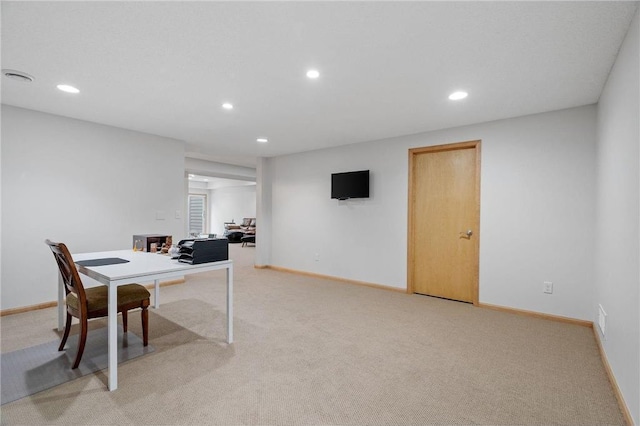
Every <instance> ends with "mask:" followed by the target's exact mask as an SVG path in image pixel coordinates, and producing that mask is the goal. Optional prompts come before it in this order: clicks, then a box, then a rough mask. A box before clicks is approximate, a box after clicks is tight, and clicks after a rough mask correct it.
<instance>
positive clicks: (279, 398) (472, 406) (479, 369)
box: [1, 245, 624, 425]
mask: <svg viewBox="0 0 640 426" xmlns="http://www.w3.org/2000/svg"><path fill="white" fill-rule="evenodd" d="M230 253H231V257H232V258H233V259H234V261H235V263H236V269H235V343H233V344H232V345H227V344H226V343H225V328H224V323H225V286H224V271H216V272H211V273H205V274H200V275H192V276H189V277H187V282H186V283H185V284H180V285H174V286H169V287H163V288H162V302H163V304H162V306H161V307H160V309H159V310H151V313H150V318H149V320H150V322H149V324H150V341H149V344H151V345H153V347H154V348H155V352H153V353H152V354H149V355H147V356H145V357H142V358H138V359H135V360H132V361H130V362H127V363H125V364H122V365H121V366H120V368H119V388H118V390H117V391H115V392H108V391H107V390H106V387H105V383H106V376H105V372H104V371H103V372H98V373H95V374H93V375H89V376H86V377H82V378H79V379H77V380H74V381H72V382H69V383H66V384H63V385H60V386H58V387H55V388H53V389H50V390H47V391H43V392H40V393H38V394H36V395H33V396H30V397H27V398H24V399H21V400H18V401H15V402H12V403H9V404H6V405H4V406H2V411H1V416H2V418H1V420H2V424H218V425H238V424H251V425H257V424H260V425H263V424H269V425H276V424H277V425H316V424H323V425H325V424H357V425H364V424H366V425H426V424H456V425H467V424H490V425H497V424H509V425H513V424H536V425H541V424H545V425H546V424H565V425H605V424H612V425H621V424H624V422H623V418H622V415H621V413H620V411H619V408H618V405H617V402H616V400H615V397H614V395H613V391H612V389H611V385H610V383H609V382H608V379H607V376H606V373H605V370H604V367H603V365H602V362H601V360H600V357H599V353H598V348H597V345H596V342H595V339H594V336H593V331H592V330H591V329H589V328H585V327H580V326H576V325H570V324H564V323H559V322H553V321H548V320H542V319H536V318H531V317H525V316H519V315H512V314H508V313H504V312H498V311H493V310H488V309H483V308H475V307H473V306H470V305H467V304H463V303H457V302H451V301H446V300H441V299H435V298H430V297H425V296H418V295H407V294H402V293H397V292H391V291H385V290H378V289H373V288H368V287H361V286H356V285H350V284H345V283H340V282H333V281H328V280H322V279H317V278H310V277H305V276H298V275H294V274H287V273H282V272H276V271H272V270H262V269H254V268H253V267H252V256H253V253H254V248H253V247H240V245H232V246H231V247H230ZM212 279H215V280H217V281H218V283H219V285H218V284H214V283H212V282H211V281H212ZM1 321H2V324H1V326H2V337H1V338H2V351H3V352H7V351H12V350H16V349H20V348H22V347H27V346H32V345H37V344H40V343H43V342H46V341H49V340H51V339H52V338H55V337H56V336H57V333H56V332H55V331H54V330H53V328H54V326H55V324H56V312H55V309H45V310H41V311H34V312H30V313H26V314H18V315H12V316H7V317H2V320H1ZM99 321H103V320H99ZM99 321H98V322H99ZM98 326H101V324H97V325H96V327H98ZM129 327H131V329H132V331H134V332H135V333H139V332H140V330H138V329H137V328H135V327H139V324H137V321H130V325H129Z"/></svg>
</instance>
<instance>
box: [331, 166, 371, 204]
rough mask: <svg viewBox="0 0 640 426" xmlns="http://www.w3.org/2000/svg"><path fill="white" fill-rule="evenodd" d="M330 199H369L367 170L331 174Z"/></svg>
mask: <svg viewBox="0 0 640 426" xmlns="http://www.w3.org/2000/svg"><path fill="white" fill-rule="evenodd" d="M331 198H337V199H338V200H346V199H349V198H369V170H360V171H357V172H345V173H333V174H332V175H331Z"/></svg>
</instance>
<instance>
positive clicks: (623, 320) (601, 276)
mask: <svg viewBox="0 0 640 426" xmlns="http://www.w3.org/2000/svg"><path fill="white" fill-rule="evenodd" d="M639 27H640V23H639V18H638V12H636V16H635V18H634V21H633V23H632V24H631V27H630V30H629V33H628V34H627V37H626V39H625V41H624V43H623V45H622V47H621V49H620V52H619V54H618V58H617V59H616V62H615V65H614V67H613V69H612V70H611V74H610V75H609V79H608V81H607V83H606V86H605V89H604V91H603V93H602V95H601V97H600V102H599V103H598V150H597V152H598V163H597V170H598V173H597V177H598V186H597V223H596V228H595V234H596V247H597V249H596V264H595V298H594V302H595V303H594V304H593V305H592V306H591V313H590V314H591V319H593V320H594V322H595V323H596V324H597V320H596V318H597V317H596V312H597V305H598V304H601V305H602V306H603V308H604V310H605V311H606V313H607V314H608V317H607V324H606V335H605V336H604V337H603V339H602V343H603V347H604V350H605V353H606V356H607V360H608V361H609V363H610V365H611V368H612V370H613V372H614V374H615V376H616V379H617V382H618V385H619V386H620V389H621V392H622V394H623V395H624V399H625V401H626V403H627V406H628V407H629V410H630V412H631V415H632V417H633V419H634V422H635V424H640V315H639V313H638V312H639V311H640V288H639V287H640V224H639V223H638V221H639V220H640V219H639V218H640V174H639V170H640V166H639V160H640V148H639V146H640V129H639V126H640V124H639V117H640V84H639V83H638V79H639V77H638V76H640V65H639V64H640V55H639V52H640V42H639V40H640V35H639Z"/></svg>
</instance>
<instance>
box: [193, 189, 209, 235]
mask: <svg viewBox="0 0 640 426" xmlns="http://www.w3.org/2000/svg"><path fill="white" fill-rule="evenodd" d="M206 233H207V196H206V195H203V194H189V234H190V235H193V234H206Z"/></svg>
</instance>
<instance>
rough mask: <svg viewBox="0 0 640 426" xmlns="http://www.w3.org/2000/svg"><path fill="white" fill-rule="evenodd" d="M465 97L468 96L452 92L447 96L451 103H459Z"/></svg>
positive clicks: (463, 93) (465, 93) (464, 93)
mask: <svg viewBox="0 0 640 426" xmlns="http://www.w3.org/2000/svg"><path fill="white" fill-rule="evenodd" d="M467 96H469V94H468V93H467V92H453V93H452V94H450V95H449V99H451V100H452V101H459V100H460V99H464V98H466V97H467Z"/></svg>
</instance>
